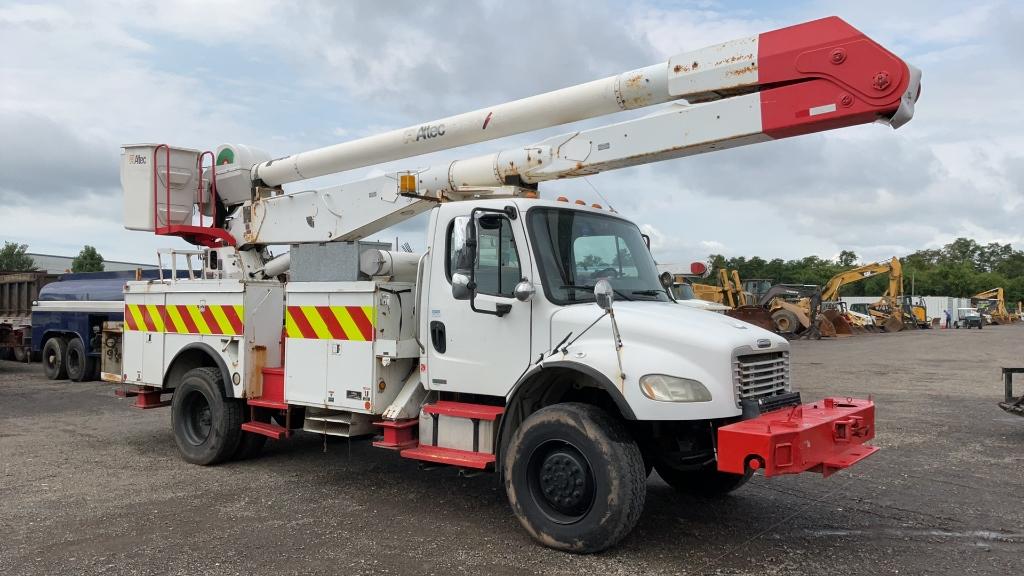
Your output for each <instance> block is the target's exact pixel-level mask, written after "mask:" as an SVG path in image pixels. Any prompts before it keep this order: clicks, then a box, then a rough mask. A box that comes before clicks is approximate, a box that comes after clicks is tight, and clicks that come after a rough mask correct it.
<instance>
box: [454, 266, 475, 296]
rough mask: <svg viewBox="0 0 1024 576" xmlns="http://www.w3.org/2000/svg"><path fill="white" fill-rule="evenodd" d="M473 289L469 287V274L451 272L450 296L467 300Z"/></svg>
mask: <svg viewBox="0 0 1024 576" xmlns="http://www.w3.org/2000/svg"><path fill="white" fill-rule="evenodd" d="M472 296H473V291H472V290H470V288H469V276H466V275H465V274H463V273H461V272H456V273H454V274H452V298H454V299H456V300H469V299H470V298H471V297H472Z"/></svg>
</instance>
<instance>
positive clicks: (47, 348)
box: [43, 336, 68, 380]
mask: <svg viewBox="0 0 1024 576" xmlns="http://www.w3.org/2000/svg"><path fill="white" fill-rule="evenodd" d="M67 357H68V344H67V342H65V341H64V340H63V339H62V338H58V337H56V336H55V337H53V338H50V339H49V340H47V341H46V344H43V373H45V374H46V377H47V378H49V379H50V380H64V379H66V378H67V377H68V365H67Z"/></svg>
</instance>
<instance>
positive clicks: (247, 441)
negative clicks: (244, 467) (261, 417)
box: [231, 432, 267, 460]
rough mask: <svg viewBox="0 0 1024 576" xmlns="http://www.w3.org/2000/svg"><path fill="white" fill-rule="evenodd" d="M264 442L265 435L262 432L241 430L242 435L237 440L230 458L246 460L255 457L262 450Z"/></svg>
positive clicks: (265, 440) (265, 441)
mask: <svg viewBox="0 0 1024 576" xmlns="http://www.w3.org/2000/svg"><path fill="white" fill-rule="evenodd" d="M266 443H267V437H266V436H264V435H262V434H253V433H252V432H242V437H241V439H239V440H238V448H235V453H234V454H232V455H231V459H232V460H248V459H250V458H255V457H257V456H259V455H260V452H262V451H263V446H264V445H266Z"/></svg>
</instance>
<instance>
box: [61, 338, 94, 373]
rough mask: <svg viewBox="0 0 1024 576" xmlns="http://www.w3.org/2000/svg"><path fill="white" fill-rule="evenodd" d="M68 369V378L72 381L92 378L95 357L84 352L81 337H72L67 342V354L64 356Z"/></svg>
mask: <svg viewBox="0 0 1024 576" xmlns="http://www.w3.org/2000/svg"><path fill="white" fill-rule="evenodd" d="M65 358H66V361H65V364H66V365H67V371H68V378H70V379H71V380H72V381H74V382H85V381H86V380H92V379H93V375H92V373H93V370H95V368H96V359H95V358H93V357H91V356H89V355H88V354H86V353H85V343H84V342H82V339H81V338H77V337H76V338H72V339H71V342H69V343H68V350H67V356H65Z"/></svg>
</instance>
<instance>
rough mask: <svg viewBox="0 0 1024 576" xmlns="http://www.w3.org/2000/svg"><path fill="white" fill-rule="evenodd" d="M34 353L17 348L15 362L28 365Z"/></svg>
mask: <svg viewBox="0 0 1024 576" xmlns="http://www.w3.org/2000/svg"><path fill="white" fill-rule="evenodd" d="M31 354H32V352H31V351H30V350H29V349H28V348H15V349H14V361H15V362H21V363H23V364H27V363H28V359H29V356H31Z"/></svg>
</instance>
